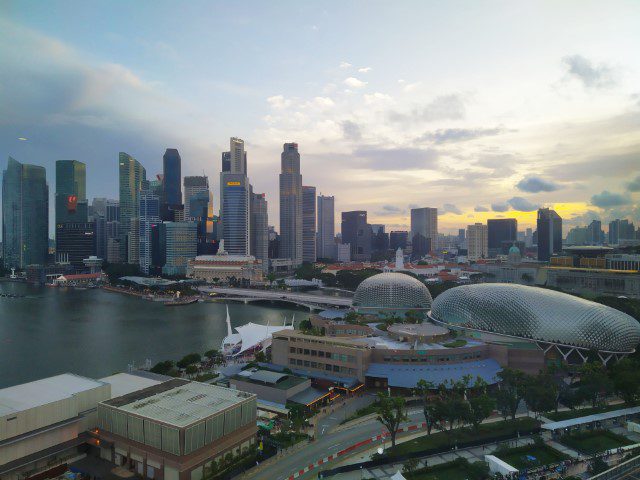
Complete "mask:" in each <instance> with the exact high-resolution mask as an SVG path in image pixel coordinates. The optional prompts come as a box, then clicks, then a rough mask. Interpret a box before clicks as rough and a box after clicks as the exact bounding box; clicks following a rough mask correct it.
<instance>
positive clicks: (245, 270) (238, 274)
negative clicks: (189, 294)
mask: <svg viewBox="0 0 640 480" xmlns="http://www.w3.org/2000/svg"><path fill="white" fill-rule="evenodd" d="M263 274H264V269H263V266H262V263H261V262H260V261H258V260H256V258H255V257H253V256H252V255H229V254H226V252H224V253H222V254H221V253H218V255H199V256H197V257H196V258H194V259H193V260H189V263H188V267H187V277H189V278H195V279H198V280H204V281H205V282H207V283H217V282H221V283H228V282H229V281H230V280H231V279H236V280H237V281H239V282H244V283H248V284H249V285H250V284H251V283H253V282H261V281H262V280H263Z"/></svg>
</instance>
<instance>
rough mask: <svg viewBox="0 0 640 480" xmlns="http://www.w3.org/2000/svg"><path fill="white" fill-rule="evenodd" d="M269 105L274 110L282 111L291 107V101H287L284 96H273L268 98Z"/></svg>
mask: <svg viewBox="0 0 640 480" xmlns="http://www.w3.org/2000/svg"><path fill="white" fill-rule="evenodd" d="M267 103H268V104H269V105H270V106H271V107H272V108H277V109H282V108H287V107H289V106H291V100H287V99H286V98H284V96H283V95H273V96H272V97H268V98H267Z"/></svg>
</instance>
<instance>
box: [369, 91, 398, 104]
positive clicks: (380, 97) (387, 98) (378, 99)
mask: <svg viewBox="0 0 640 480" xmlns="http://www.w3.org/2000/svg"><path fill="white" fill-rule="evenodd" d="M363 98H364V103H365V105H371V104H373V103H388V102H392V101H393V97H392V96H391V95H387V94H386V93H380V92H375V93H373V94H371V95H369V94H365V95H364V96H363Z"/></svg>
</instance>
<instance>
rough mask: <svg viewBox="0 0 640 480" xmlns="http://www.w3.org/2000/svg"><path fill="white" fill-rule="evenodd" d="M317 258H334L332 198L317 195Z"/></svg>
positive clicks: (333, 211) (334, 241)
mask: <svg viewBox="0 0 640 480" xmlns="http://www.w3.org/2000/svg"><path fill="white" fill-rule="evenodd" d="M317 213H318V215H317V217H318V246H317V250H316V256H317V257H318V258H328V259H334V258H336V240H335V236H336V234H335V229H336V226H335V210H334V198H333V197H329V196H323V195H318V212H317Z"/></svg>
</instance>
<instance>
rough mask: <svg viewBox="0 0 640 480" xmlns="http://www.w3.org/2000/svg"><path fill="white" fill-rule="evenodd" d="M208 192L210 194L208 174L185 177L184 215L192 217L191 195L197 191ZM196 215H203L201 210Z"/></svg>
mask: <svg viewBox="0 0 640 480" xmlns="http://www.w3.org/2000/svg"><path fill="white" fill-rule="evenodd" d="M201 192H206V193H207V196H208V195H209V179H208V178H207V177H206V176H201V177H184V217H185V218H187V219H188V218H190V217H191V216H192V215H191V208H190V207H191V197H193V196H194V195H195V194H197V193H201ZM193 216H194V217H199V216H201V212H196V213H195V214H194V215H193Z"/></svg>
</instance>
